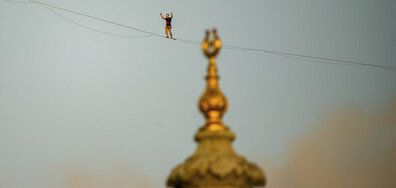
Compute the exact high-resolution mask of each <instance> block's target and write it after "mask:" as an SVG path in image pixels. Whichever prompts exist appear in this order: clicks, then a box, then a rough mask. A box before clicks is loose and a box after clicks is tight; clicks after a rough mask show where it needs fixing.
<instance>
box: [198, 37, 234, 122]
mask: <svg viewBox="0 0 396 188" xmlns="http://www.w3.org/2000/svg"><path fill="white" fill-rule="evenodd" d="M220 48H221V40H220V38H219V37H218V36H217V32H216V30H213V32H212V33H210V32H209V31H206V36H205V38H204V40H203V41H202V50H203V52H204V54H205V55H206V57H208V58H209V66H208V75H207V76H206V81H207V83H206V90H205V92H204V93H203V94H202V96H201V98H200V99H199V103H198V106H199V109H200V111H201V112H202V114H204V116H205V118H206V123H205V126H204V128H206V129H209V130H222V129H224V128H225V126H224V125H223V123H222V119H221V118H222V117H223V114H224V113H225V112H226V111H227V108H228V102H227V98H226V97H225V95H224V94H223V93H222V92H221V90H220V87H219V84H218V80H219V76H218V75H217V67H216V55H217V54H218V53H219V51H220Z"/></svg>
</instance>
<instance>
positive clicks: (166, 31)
mask: <svg viewBox="0 0 396 188" xmlns="http://www.w3.org/2000/svg"><path fill="white" fill-rule="evenodd" d="M160 15H161V18H162V19H164V20H165V22H166V26H165V33H166V38H169V35H168V31H169V33H170V36H171V39H173V36H172V25H171V22H172V18H173V13H171V15H172V16H171V17H169V14H166V18H164V17H163V16H162V13H160Z"/></svg>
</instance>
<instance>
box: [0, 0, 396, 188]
mask: <svg viewBox="0 0 396 188" xmlns="http://www.w3.org/2000/svg"><path fill="white" fill-rule="evenodd" d="M20 1H24V2H26V1H25V0H20ZM43 2H45V3H49V4H53V5H56V6H60V7H63V8H67V9H71V10H75V11H78V12H82V13H85V14H88V15H92V16H96V17H99V18H104V19H107V20H111V21H115V22H118V23H121V24H125V25H128V26H132V27H136V28H139V29H143V30H147V31H150V32H153V33H157V34H161V35H164V36H165V31H164V26H165V22H164V20H162V19H161V17H160V13H161V12H162V13H163V14H166V13H170V12H172V13H173V14H174V18H173V20H172V26H173V29H172V32H173V35H174V37H175V38H181V39H189V40H194V41H201V40H202V39H203V37H204V31H205V30H206V29H211V28H217V29H218V33H219V36H220V38H221V39H222V42H223V44H228V45H237V46H242V47H250V48H260V49H267V50H275V51H283V52H290V53H297V54H304V55H314V56H319V57H326V58H334V59H343V60H349V61H358V62H362V63H371V64H376V65H384V66H396V62H395V59H396V54H395V53H394V52H395V49H396V35H395V33H396V22H395V21H394V18H395V17H396V2H395V1H392V0H379V1H369V0H347V1H345V0H343V1H342V0H333V1H325V0H319V1H318V0H300V1H293V0H264V1H263V0H253V1H229V0H228V1H226V0H221V1H220V0H219V1H209V0H203V1H173V0H168V1H159V0H158V1H151V0H150V1H132V0H112V1H105V0H96V1H93V0H68V1H61V0H51V1H50V0H43ZM55 11H56V12H57V13H61V14H62V15H63V16H65V17H67V18H68V19H71V20H73V21H75V22H78V23H79V24H83V25H85V26H88V27H92V28H95V29H99V30H101V31H105V32H109V33H113V34H118V35H131V36H146V35H147V34H145V33H140V32H137V31H133V30H128V29H125V28H122V27H118V26H114V25H110V24H107V23H103V22H99V21H95V20H92V19H89V18H85V17H81V16H78V15H74V14H70V13H67V12H62V11H59V10H55ZM0 53H1V55H0V188H26V187H30V188H53V187H62V188H66V187H67V188H69V187H73V188H83V187H84V188H91V187H92V188H93V187H95V188H105V187H106V188H108V187H119V188H124V187H143V188H154V187H165V181H166V178H167V176H168V175H169V174H170V171H171V170H172V169H173V168H174V167H175V166H176V165H177V164H179V163H182V162H183V161H184V160H185V159H186V158H187V157H188V156H190V155H191V154H192V153H193V152H194V150H195V148H196V143H195V142H194V141H193V136H194V134H195V133H196V131H197V130H198V128H199V127H200V126H202V125H203V123H204V119H203V117H202V116H201V115H200V114H199V111H198V108H197V102H198V99H199V96H200V95H201V93H202V92H203V91H204V88H205V81H204V76H205V75H206V68H207V65H208V62H207V59H206V58H205V57H204V56H203V54H202V51H201V49H200V46H199V45H193V44H189V43H184V42H181V41H178V40H167V39H164V38H159V37H156V36H152V37H145V38H136V39H133V38H120V37H113V36H109V35H105V34H102V33H98V32H94V31H92V30H89V29H86V28H83V27H80V26H78V25H76V24H73V23H71V22H70V21H68V20H66V19H64V18H62V17H59V16H58V15H56V14H54V13H52V12H50V11H48V10H47V9H45V8H44V7H42V6H40V5H37V4H32V3H12V2H6V1H3V0H2V1H0ZM217 64H218V68H219V74H220V75H221V80H220V86H221V88H222V91H223V92H224V93H225V95H226V96H227V98H228V100H229V104H230V106H229V111H228V112H227V113H226V114H225V116H224V118H223V119H224V123H225V124H226V125H227V126H229V127H230V128H231V130H233V131H234V132H235V133H236V135H237V139H236V140H235V141H234V144H233V146H234V148H235V150H236V151H237V152H238V153H239V154H241V155H243V156H245V157H246V158H247V159H249V160H250V161H253V162H256V163H257V164H258V165H259V166H261V167H262V168H263V170H264V172H265V173H266V175H267V178H268V184H267V187H274V188H275V187H276V188H287V187H296V188H317V187H322V188H327V187H329V188H330V187H332V188H334V187H359V188H366V187H367V188H369V187H370V188H372V187H382V188H393V187H396V184H395V181H392V180H393V176H394V174H395V173H396V84H395V83H396V72H395V71H391V70H384V69H378V68H372V67H367V66H356V65H331V64H315V63H311V62H306V61H301V60H297V59H290V58H285V57H281V56H276V55H273V54H266V53H261V52H252V51H242V50H229V49H222V51H221V53H220V54H219V56H218V58H217Z"/></svg>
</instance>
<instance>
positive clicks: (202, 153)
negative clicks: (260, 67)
mask: <svg viewBox="0 0 396 188" xmlns="http://www.w3.org/2000/svg"><path fill="white" fill-rule="evenodd" d="M220 47H221V40H220V38H219V37H218V36H217V34H216V30H214V31H213V34H212V35H210V33H209V32H206V37H205V39H204V41H203V42H202V49H203V51H204V54H205V55H206V56H207V57H208V58H209V67H208V75H207V76H206V81H207V84H206V89H205V92H204V93H203V94H202V96H201V98H200V99H199V103H198V106H199V109H200V111H201V112H202V113H203V114H204V116H205V118H206V123H205V125H204V126H203V127H202V128H200V129H199V130H198V132H197V134H196V135H195V141H197V142H198V148H197V149H196V151H195V153H194V154H193V155H192V156H191V157H189V158H188V159H187V160H186V161H185V162H184V163H183V164H180V165H178V166H177V167H176V168H175V169H173V171H172V172H171V174H170V176H169V177H168V180H167V186H168V187H174V188H252V187H255V186H264V185H265V183H266V178H265V175H264V173H263V172H262V171H261V169H260V167H258V166H257V165H256V164H254V163H251V162H249V161H248V160H246V159H245V158H244V157H242V156H239V155H238V154H237V153H235V151H234V149H233V148H232V145H231V142H232V141H233V140H234V139H235V134H234V133H233V132H232V131H231V130H230V129H229V128H228V127H226V126H224V125H223V123H222V119H221V118H222V116H223V114H224V113H225V112H226V111H227V108H228V102H227V98H226V97H225V96H224V94H223V93H222V92H221V90H220V88H219V85H218V80H219V76H218V75H217V68H216V63H215V62H216V61H215V56H216V55H217V54H218V53H219V51H220Z"/></svg>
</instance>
